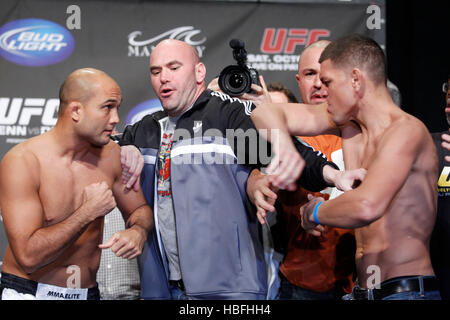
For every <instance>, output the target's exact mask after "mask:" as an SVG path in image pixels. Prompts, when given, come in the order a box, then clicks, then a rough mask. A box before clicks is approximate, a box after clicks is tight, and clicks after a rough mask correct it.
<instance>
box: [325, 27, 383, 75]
mask: <svg viewBox="0 0 450 320" xmlns="http://www.w3.org/2000/svg"><path fill="white" fill-rule="evenodd" d="M327 59H330V60H331V62H333V64H335V65H337V66H340V67H351V68H354V67H359V68H361V69H364V70H365V71H366V72H367V73H368V75H369V77H370V78H371V80H372V81H373V82H374V83H375V84H381V83H384V84H386V79H387V77H386V58H385V55H384V52H383V50H382V49H381V47H380V46H379V45H378V43H377V42H376V41H374V40H373V39H371V38H369V37H365V36H362V35H359V34H352V35H349V36H345V37H342V38H339V39H337V40H335V41H332V42H331V43H330V44H329V45H328V46H327V47H326V48H325V50H323V52H322V55H321V56H320V59H319V62H320V63H322V62H323V61H325V60H327Z"/></svg>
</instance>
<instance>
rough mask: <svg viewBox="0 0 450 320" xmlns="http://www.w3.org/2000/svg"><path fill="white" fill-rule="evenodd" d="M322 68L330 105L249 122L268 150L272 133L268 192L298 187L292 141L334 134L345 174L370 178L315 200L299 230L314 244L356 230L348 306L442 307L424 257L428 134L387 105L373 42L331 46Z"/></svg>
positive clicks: (432, 194) (276, 108) (260, 113)
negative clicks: (376, 302)
mask: <svg viewBox="0 0 450 320" xmlns="http://www.w3.org/2000/svg"><path fill="white" fill-rule="evenodd" d="M320 62H321V72H320V73H321V81H322V83H323V84H324V85H325V86H326V87H327V89H328V99H327V103H324V104H323V105H319V106H317V105H316V106H308V105H300V106H299V105H298V104H287V105H286V104H281V105H280V104H278V105H276V104H273V105H271V104H266V105H262V106H260V107H258V108H256V109H255V110H254V111H253V113H252V119H253V121H254V122H255V125H256V127H257V128H259V129H261V128H268V129H270V130H269V134H268V138H269V139H270V140H273V139H275V132H277V133H278V138H279V143H278V144H277V143H274V144H273V148H274V152H275V154H276V157H275V159H274V161H273V162H272V164H271V166H270V167H269V170H271V172H272V173H273V174H274V175H273V177H272V183H273V184H274V185H275V186H277V187H280V188H286V187H287V186H289V185H290V184H292V183H293V182H294V181H295V180H296V179H297V175H298V174H297V172H298V169H296V167H297V161H298V158H299V156H298V154H296V153H295V149H294V148H293V146H292V145H291V141H290V139H289V136H290V134H294V135H317V134H321V133H330V132H334V133H335V134H339V133H338V131H340V134H341V136H342V138H343V152H344V162H345V166H346V169H347V170H349V169H354V168H360V167H362V168H366V169H367V174H366V176H365V178H364V181H362V183H361V184H360V185H359V186H358V187H356V188H355V189H353V190H350V191H347V192H345V193H344V194H343V195H341V196H340V197H337V198H335V199H333V200H329V201H325V202H322V200H323V199H320V198H316V199H313V200H312V201H311V202H309V203H308V204H306V205H305V206H304V207H302V209H301V215H302V226H303V227H304V228H305V229H307V230H310V232H311V233H313V234H316V235H320V233H321V231H322V230H323V226H322V225H328V226H333V227H339V228H356V229H355V236H356V241H357V252H356V264H357V273H358V281H359V286H355V288H354V290H353V298H355V299H424V298H425V299H439V298H440V297H439V292H438V291H437V290H438V289H437V282H436V279H435V277H434V272H433V268H432V266H431V263H430V257H429V241H430V235H431V231H432V229H433V226H434V223H435V219H436V198H437V192H436V187H435V184H436V180H437V174H438V172H437V156H436V149H435V147H434V145H433V142H432V139H431V136H430V134H429V133H428V130H427V128H426V127H425V126H424V125H423V123H422V122H421V121H420V120H418V119H417V118H415V117H413V116H411V115H409V114H407V113H405V112H404V111H402V110H401V109H400V108H398V107H397V106H396V105H395V104H394V102H393V101H392V98H391V97H390V94H389V91H388V89H387V87H386V73H385V58H384V54H383V51H382V50H381V48H380V47H379V46H378V44H377V43H376V42H374V41H373V40H371V39H368V38H365V37H362V36H358V35H353V36H348V37H344V38H341V39H339V40H336V41H334V42H332V43H331V44H330V45H328V46H327V48H326V49H325V50H324V52H323V53H322V55H321V58H320ZM277 129H278V130H277ZM263 131H264V130H263ZM263 131H262V133H264V132H263ZM278 160H279V161H280V162H278ZM398 277H400V278H398ZM394 278H395V279H394ZM380 282H381V285H380ZM374 286H375V287H374ZM367 288H369V290H367Z"/></svg>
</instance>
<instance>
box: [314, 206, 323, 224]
mask: <svg viewBox="0 0 450 320" xmlns="http://www.w3.org/2000/svg"><path fill="white" fill-rule="evenodd" d="M322 203H323V201H320V202H319V203H318V204H316V206H315V207H314V211H313V219H314V222H315V223H316V224H321V223H320V221H319V219H318V218H317V211H319V207H320V205H321V204H322Z"/></svg>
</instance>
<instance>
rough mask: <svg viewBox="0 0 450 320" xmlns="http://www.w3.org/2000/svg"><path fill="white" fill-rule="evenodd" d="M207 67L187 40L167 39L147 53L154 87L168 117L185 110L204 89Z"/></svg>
mask: <svg viewBox="0 0 450 320" xmlns="http://www.w3.org/2000/svg"><path fill="white" fill-rule="evenodd" d="M205 76H206V67H205V65H204V64H203V63H201V62H200V59H199V56H198V54H197V51H196V50H195V49H194V47H192V46H191V45H189V44H187V43H186V42H183V41H179V40H174V39H167V40H163V41H161V42H160V43H158V45H157V46H156V47H155V49H153V52H152V54H151V56H150V80H151V82H152V87H153V90H154V91H155V93H156V95H157V96H158V98H159V100H160V101H161V105H162V106H163V108H164V110H166V111H167V112H168V114H169V115H170V116H173V117H175V116H178V115H180V114H182V113H183V112H184V111H186V110H187V109H188V108H189V107H190V106H192V104H193V103H194V102H195V101H196V99H197V98H198V97H199V96H200V94H201V93H202V92H203V91H204V90H205Z"/></svg>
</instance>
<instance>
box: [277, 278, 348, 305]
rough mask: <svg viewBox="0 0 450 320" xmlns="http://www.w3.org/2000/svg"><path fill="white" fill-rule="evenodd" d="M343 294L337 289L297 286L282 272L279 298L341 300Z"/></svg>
mask: <svg viewBox="0 0 450 320" xmlns="http://www.w3.org/2000/svg"><path fill="white" fill-rule="evenodd" d="M344 293H345V292H342V294H337V293H336V291H335V290H330V291H326V292H315V291H311V290H308V289H304V288H301V287H297V286H296V285H293V284H292V283H290V282H289V280H288V279H286V278H285V277H284V276H283V275H282V274H281V272H280V290H279V291H278V295H277V297H276V299H277V300H340V298H341V296H342V295H343V294H344Z"/></svg>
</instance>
